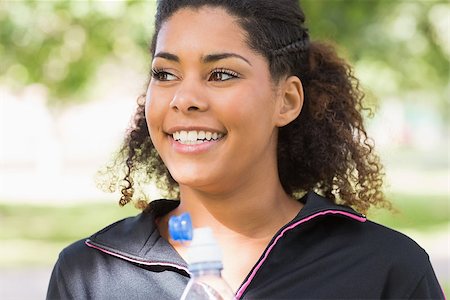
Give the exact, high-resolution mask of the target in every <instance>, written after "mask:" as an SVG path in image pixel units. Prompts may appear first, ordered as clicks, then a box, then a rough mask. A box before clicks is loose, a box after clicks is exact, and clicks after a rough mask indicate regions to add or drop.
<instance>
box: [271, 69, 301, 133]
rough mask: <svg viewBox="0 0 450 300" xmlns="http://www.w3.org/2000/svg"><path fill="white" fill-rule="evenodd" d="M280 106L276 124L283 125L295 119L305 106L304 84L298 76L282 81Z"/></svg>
mask: <svg viewBox="0 0 450 300" xmlns="http://www.w3.org/2000/svg"><path fill="white" fill-rule="evenodd" d="M279 92H280V94H279V107H278V112H277V113H278V115H277V116H276V122H275V124H276V125H277V126H278V127H283V126H285V125H287V124H289V123H290V122H292V121H293V120H295V119H296V118H297V117H298V115H299V114H300V111H301V110H302V107H303V86H302V82H301V81H300V79H299V78H298V77H297V76H289V77H287V78H286V79H285V80H282V82H280V90H279Z"/></svg>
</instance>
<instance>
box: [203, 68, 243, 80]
mask: <svg viewBox="0 0 450 300" xmlns="http://www.w3.org/2000/svg"><path fill="white" fill-rule="evenodd" d="M234 78H239V74H238V73H236V72H233V71H230V70H225V69H219V70H214V71H212V72H211V75H210V76H209V80H210V81H227V80H230V79H234Z"/></svg>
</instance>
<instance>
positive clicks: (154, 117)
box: [145, 91, 164, 142]
mask: <svg viewBox="0 0 450 300" xmlns="http://www.w3.org/2000/svg"><path fill="white" fill-rule="evenodd" d="M161 100H162V99H161V97H158V96H157V95H156V94H155V93H153V92H152V91H149V92H148V93H147V97H146V99H145V119H146V121H147V127H148V131H149V133H150V137H151V139H152V141H153V142H155V138H156V133H157V132H158V131H160V128H161V127H162V122H163V117H164V103H163V102H164V101H161Z"/></svg>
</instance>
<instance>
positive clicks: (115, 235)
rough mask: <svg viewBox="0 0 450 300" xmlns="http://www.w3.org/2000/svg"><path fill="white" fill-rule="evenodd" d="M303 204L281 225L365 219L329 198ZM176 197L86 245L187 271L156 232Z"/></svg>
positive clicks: (106, 230)
mask: <svg viewBox="0 0 450 300" xmlns="http://www.w3.org/2000/svg"><path fill="white" fill-rule="evenodd" d="M299 201H301V202H302V203H304V207H303V208H302V210H301V211H300V212H299V214H298V215H297V216H296V217H295V218H294V219H293V220H292V221H291V222H289V223H288V224H286V225H285V226H284V227H287V226H290V225H292V224H298V223H302V222H303V221H309V220H310V219H313V218H315V217H318V216H320V217H323V216H324V215H329V214H339V215H341V216H344V217H348V218H349V219H353V220H357V221H361V222H364V221H365V216H364V215H362V214H359V213H357V212H355V211H354V210H353V209H351V208H349V207H347V206H342V205H337V204H334V203H333V202H331V201H330V200H328V199H326V198H324V197H322V196H319V195H318V194H316V193H313V192H309V193H307V194H306V195H305V196H303V197H302V198H301V199H299ZM179 203H180V202H179V201H178V200H166V199H160V200H155V201H153V202H151V204H150V205H149V209H147V210H146V211H144V212H143V213H141V214H139V215H137V216H135V217H131V218H127V219H124V220H121V221H118V222H116V223H113V224H111V225H109V226H108V227H106V228H104V229H102V230H100V231H99V232H97V233H95V234H93V235H92V236H91V237H90V238H88V239H87V240H86V245H87V246H89V247H91V248H95V249H97V250H100V251H102V252H104V253H107V254H109V255H112V256H116V257H119V258H122V259H125V260H128V261H130V262H133V263H137V264H141V265H147V266H159V267H161V266H166V267H171V268H175V269H177V270H179V271H181V272H184V273H187V267H188V266H187V263H186V262H185V261H184V260H183V258H182V257H181V256H180V255H179V254H178V252H176V250H175V249H174V248H173V247H172V246H171V245H170V244H169V243H168V242H167V240H165V239H164V238H163V237H162V236H161V235H160V233H159V231H158V229H157V227H156V223H155V220H156V219H157V218H159V217H161V216H163V215H165V214H167V213H168V212H170V211H171V210H173V209H175V208H176V207H177V206H178V205H179Z"/></svg>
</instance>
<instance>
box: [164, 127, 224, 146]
mask: <svg viewBox="0 0 450 300" xmlns="http://www.w3.org/2000/svg"><path fill="white" fill-rule="evenodd" d="M172 137H173V139H174V140H176V141H178V142H180V143H182V144H186V145H196V144H201V143H203V142H205V140H207V141H210V140H218V139H220V138H222V137H223V134H222V133H217V132H210V131H195V130H190V131H177V132H174V133H173V134H172Z"/></svg>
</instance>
